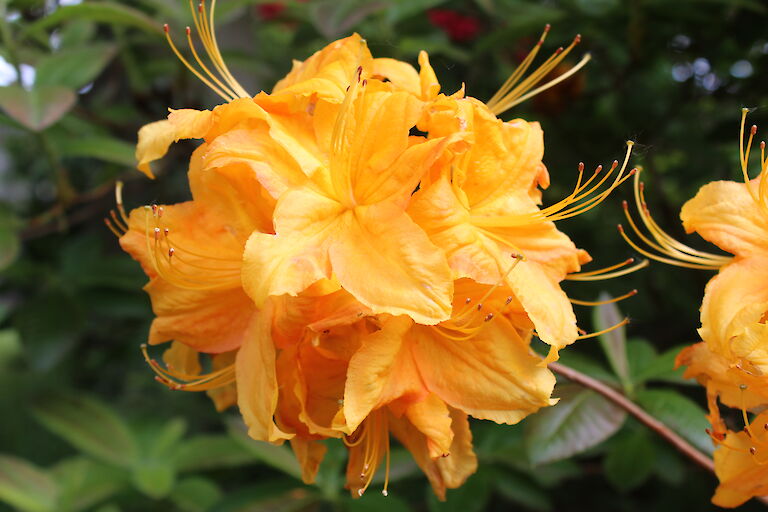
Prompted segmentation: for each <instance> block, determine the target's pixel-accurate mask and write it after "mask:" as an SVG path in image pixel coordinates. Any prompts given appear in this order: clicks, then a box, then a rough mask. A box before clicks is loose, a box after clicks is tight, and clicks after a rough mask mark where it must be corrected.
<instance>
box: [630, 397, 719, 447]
mask: <svg viewBox="0 0 768 512" xmlns="http://www.w3.org/2000/svg"><path fill="white" fill-rule="evenodd" d="M637 402H638V403H639V404H640V406H641V407H642V408H643V409H645V410H646V411H647V412H648V413H649V414H650V415H651V416H654V417H655V418H656V419H658V420H659V421H661V422H662V423H664V424H665V425H667V426H668V427H669V428H671V429H672V430H674V431H675V432H677V433H678V434H680V435H681V436H683V437H684V438H685V439H687V440H688V441H689V442H690V443H691V444H693V445H694V446H696V447H697V448H698V449H699V450H701V451H703V452H704V453H708V454H711V453H712V440H711V439H710V438H709V435H707V433H706V432H705V431H704V430H705V429H706V428H708V427H709V423H708V422H707V420H706V418H705V415H706V412H705V411H704V410H703V409H702V408H701V407H699V406H698V405H697V404H696V403H695V402H693V401H691V400H690V399H688V398H686V397H684V396H682V395H680V394H679V393H676V392H674V391H667V390H646V391H642V392H640V393H638V394H637Z"/></svg>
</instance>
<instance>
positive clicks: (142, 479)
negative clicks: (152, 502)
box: [131, 459, 176, 499]
mask: <svg viewBox="0 0 768 512" xmlns="http://www.w3.org/2000/svg"><path fill="white" fill-rule="evenodd" d="M131 481H132V482H133V485H134V486H135V487H136V489H138V490H139V491H140V492H142V493H143V494H146V495H147V496H149V497H150V498H154V499H159V498H164V497H165V496H168V494H169V493H170V492H171V490H172V489H173V486H174V484H175V483H176V470H175V468H174V467H173V465H172V464H171V462H170V461H167V460H166V461H163V460H157V459H150V460H143V461H141V462H139V463H138V464H136V466H135V467H134V468H133V472H132V473H131Z"/></svg>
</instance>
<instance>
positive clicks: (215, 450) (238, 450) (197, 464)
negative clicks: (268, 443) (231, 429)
mask: <svg viewBox="0 0 768 512" xmlns="http://www.w3.org/2000/svg"><path fill="white" fill-rule="evenodd" d="M173 458H174V461H175V465H176V467H177V468H178V470H179V471H203V470H207V469H216V468H230V467H237V466H242V465H245V464H252V463H253V462H254V461H256V460H258V459H257V458H256V457H254V456H253V455H252V454H251V453H250V452H249V451H248V450H243V447H242V445H241V444H240V443H239V442H237V441H235V440H234V439H232V438H231V437H228V436H213V435H211V436H199V437H193V438H191V439H189V440H186V441H184V442H182V443H181V444H180V445H179V446H178V448H176V450H175V451H174V453H173Z"/></svg>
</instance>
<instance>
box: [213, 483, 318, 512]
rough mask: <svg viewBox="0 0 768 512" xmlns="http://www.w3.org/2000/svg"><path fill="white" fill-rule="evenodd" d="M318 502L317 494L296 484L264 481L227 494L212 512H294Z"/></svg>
mask: <svg viewBox="0 0 768 512" xmlns="http://www.w3.org/2000/svg"><path fill="white" fill-rule="evenodd" d="M317 501H318V496H317V495H316V494H313V493H311V492H308V489H306V488H300V487H296V485H295V483H294V482H288V481H286V480H274V481H264V480H262V481H260V482H257V483H255V484H252V485H249V486H247V487H241V488H240V489H238V490H237V491H235V492H230V493H227V495H226V496H225V498H224V499H223V500H221V501H220V502H219V503H217V504H216V505H214V506H213V507H212V508H211V510H210V512H294V511H298V510H303V509H305V508H307V507H308V506H309V505H311V504H312V503H315V502H317Z"/></svg>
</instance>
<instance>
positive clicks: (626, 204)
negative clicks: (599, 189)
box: [621, 199, 629, 210]
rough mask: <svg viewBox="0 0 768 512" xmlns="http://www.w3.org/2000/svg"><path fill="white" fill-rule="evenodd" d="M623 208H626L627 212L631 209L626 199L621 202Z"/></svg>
mask: <svg viewBox="0 0 768 512" xmlns="http://www.w3.org/2000/svg"><path fill="white" fill-rule="evenodd" d="M621 207H622V208H624V209H625V210H626V209H628V208H629V204H628V203H627V200H626V199H625V200H624V201H622V202H621Z"/></svg>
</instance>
